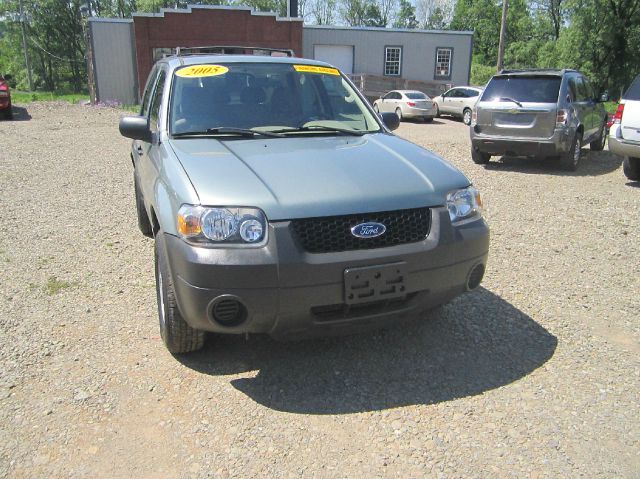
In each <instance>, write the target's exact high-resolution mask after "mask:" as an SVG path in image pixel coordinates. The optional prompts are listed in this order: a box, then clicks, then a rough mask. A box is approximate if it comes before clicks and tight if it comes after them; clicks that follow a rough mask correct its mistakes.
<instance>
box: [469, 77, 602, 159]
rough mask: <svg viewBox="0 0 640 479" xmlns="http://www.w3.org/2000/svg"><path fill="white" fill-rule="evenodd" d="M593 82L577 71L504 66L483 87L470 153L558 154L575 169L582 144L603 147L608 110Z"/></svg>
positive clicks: (477, 156) (486, 155)
mask: <svg viewBox="0 0 640 479" xmlns="http://www.w3.org/2000/svg"><path fill="white" fill-rule="evenodd" d="M606 100H607V99H606V98H605V97H602V98H599V97H597V96H596V94H595V92H594V90H593V88H592V86H591V84H590V83H589V81H588V80H587V79H586V78H585V77H584V76H583V75H582V74H581V73H580V72H578V71H575V70H503V71H501V72H500V73H499V74H497V75H495V76H494V77H493V78H491V80H490V81H489V83H488V84H487V87H486V88H485V90H484V93H483V94H482V96H481V97H480V100H479V101H478V103H477V104H476V107H475V109H474V111H473V118H472V121H471V128H470V130H471V158H472V159H473V161H474V162H475V163H479V164H483V163H487V162H489V160H490V159H491V156H492V155H496V156H498V155H499V156H502V155H510V156H529V157H557V158H558V159H559V161H560V165H561V166H562V167H563V168H565V169H567V170H571V171H575V170H576V169H577V167H578V163H579V161H580V148H581V147H582V145H585V144H587V143H588V144H589V145H590V147H591V149H592V150H594V151H600V150H602V149H603V148H604V144H605V141H606V124H607V113H606V111H605V109H604V105H603V104H602V102H603V101H606Z"/></svg>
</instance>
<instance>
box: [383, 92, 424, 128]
mask: <svg viewBox="0 0 640 479" xmlns="http://www.w3.org/2000/svg"><path fill="white" fill-rule="evenodd" d="M373 109H374V110H375V111H376V112H377V113H395V114H396V115H398V118H399V119H400V121H402V120H403V119H404V118H419V119H422V120H424V121H431V120H433V118H434V117H435V116H436V111H435V109H434V108H433V102H432V101H431V98H429V97H428V96H427V95H425V94H424V93H422V92H421V91H416V90H392V91H390V92H388V93H386V94H384V95H383V96H381V97H380V98H379V99H377V100H376V101H375V102H374V103H373Z"/></svg>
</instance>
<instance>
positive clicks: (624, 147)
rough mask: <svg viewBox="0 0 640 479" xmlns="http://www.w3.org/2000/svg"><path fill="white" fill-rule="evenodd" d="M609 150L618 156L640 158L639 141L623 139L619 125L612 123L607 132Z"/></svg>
mask: <svg viewBox="0 0 640 479" xmlns="http://www.w3.org/2000/svg"><path fill="white" fill-rule="evenodd" d="M609 151H610V152H611V153H615V154H616V155H619V156H630V157H632V158H640V142H637V141H629V140H625V139H623V138H622V136H621V135H620V126H619V125H613V126H612V127H611V131H610V133H609Z"/></svg>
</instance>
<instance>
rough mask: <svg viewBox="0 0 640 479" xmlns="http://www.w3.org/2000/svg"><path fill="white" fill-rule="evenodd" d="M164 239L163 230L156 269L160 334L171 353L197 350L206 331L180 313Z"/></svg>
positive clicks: (202, 343) (157, 243) (157, 239)
mask: <svg viewBox="0 0 640 479" xmlns="http://www.w3.org/2000/svg"><path fill="white" fill-rule="evenodd" d="M163 241H164V240H163V237H162V232H159V233H158V235H157V237H156V244H155V270H156V295H157V297H158V318H159V321H160V336H161V337H162V340H163V341H164V344H165V346H166V347H167V349H168V350H169V352H171V353H174V354H178V353H189V352H191V351H197V350H198V349H202V346H204V339H205V336H206V333H205V332H204V331H200V330H198V329H194V328H192V327H191V326H189V325H188V324H187V322H186V321H185V320H184V319H182V316H181V315H180V310H179V309H178V304H177V303H176V294H175V290H174V289H173V282H172V280H171V274H170V272H169V268H168V266H167V259H166V256H165V254H166V252H165V248H164V242H163Z"/></svg>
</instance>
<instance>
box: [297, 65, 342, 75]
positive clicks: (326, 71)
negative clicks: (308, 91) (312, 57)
mask: <svg viewBox="0 0 640 479" xmlns="http://www.w3.org/2000/svg"><path fill="white" fill-rule="evenodd" d="M293 68H294V69H295V71H297V72H305V73H322V74H323V75H340V72H339V71H338V70H336V69H335V68H327V67H314V66H313V65H293Z"/></svg>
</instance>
